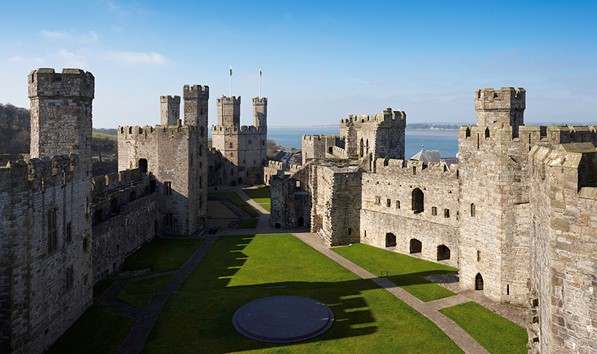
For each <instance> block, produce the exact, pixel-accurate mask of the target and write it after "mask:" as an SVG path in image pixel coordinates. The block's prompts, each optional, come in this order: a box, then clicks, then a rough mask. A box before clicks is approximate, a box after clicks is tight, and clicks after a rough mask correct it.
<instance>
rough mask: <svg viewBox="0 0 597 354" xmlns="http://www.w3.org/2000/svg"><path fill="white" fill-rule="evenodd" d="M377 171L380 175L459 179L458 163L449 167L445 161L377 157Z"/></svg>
mask: <svg viewBox="0 0 597 354" xmlns="http://www.w3.org/2000/svg"><path fill="white" fill-rule="evenodd" d="M375 163H376V171H375V172H374V173H376V174H380V175H392V176H393V175H401V176H437V177H442V178H452V179H458V178H459V177H460V174H459V172H458V164H452V165H450V166H449V167H448V165H447V164H446V163H445V162H429V163H424V162H423V161H415V160H406V161H405V160H398V159H382V158H379V159H376V161H375Z"/></svg>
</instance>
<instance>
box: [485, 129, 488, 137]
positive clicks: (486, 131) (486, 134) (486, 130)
mask: <svg viewBox="0 0 597 354" xmlns="http://www.w3.org/2000/svg"><path fill="white" fill-rule="evenodd" d="M487 138H489V128H485V139H487Z"/></svg>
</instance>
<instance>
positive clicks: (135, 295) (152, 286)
mask: <svg viewBox="0 0 597 354" xmlns="http://www.w3.org/2000/svg"><path fill="white" fill-rule="evenodd" d="M170 278H172V277H171V276H170V275H164V276H161V277H155V278H148V279H137V280H131V281H129V282H128V283H126V285H125V286H124V288H123V289H122V290H121V291H120V293H119V294H118V296H117V298H118V299H119V300H122V301H124V302H126V303H128V304H129V305H132V306H135V307H137V308H140V309H143V308H145V306H146V305H147V303H148V302H149V299H150V298H151V296H152V295H153V294H157V293H158V292H159V291H160V290H161V289H162V288H163V287H164V286H165V285H166V284H168V282H169V281H170Z"/></svg>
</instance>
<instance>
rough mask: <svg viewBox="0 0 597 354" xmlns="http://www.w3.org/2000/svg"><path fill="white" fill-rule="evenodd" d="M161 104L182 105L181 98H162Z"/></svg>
mask: <svg viewBox="0 0 597 354" xmlns="http://www.w3.org/2000/svg"><path fill="white" fill-rule="evenodd" d="M160 103H170V104H180V96H160Z"/></svg>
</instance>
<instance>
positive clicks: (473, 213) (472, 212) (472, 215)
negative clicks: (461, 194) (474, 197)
mask: <svg viewBox="0 0 597 354" xmlns="http://www.w3.org/2000/svg"><path fill="white" fill-rule="evenodd" d="M476 212H477V211H476V210H475V203H471V217H473V218H474V217H475V215H476Z"/></svg>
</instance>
